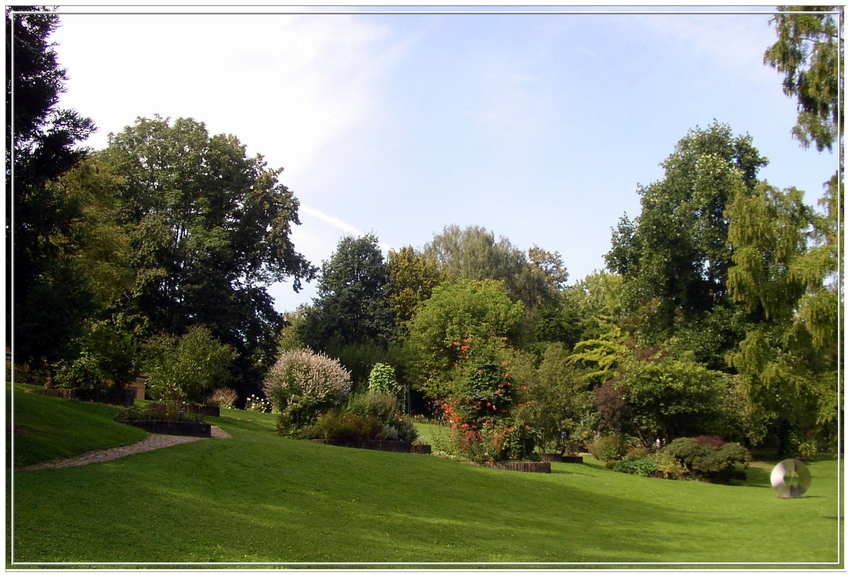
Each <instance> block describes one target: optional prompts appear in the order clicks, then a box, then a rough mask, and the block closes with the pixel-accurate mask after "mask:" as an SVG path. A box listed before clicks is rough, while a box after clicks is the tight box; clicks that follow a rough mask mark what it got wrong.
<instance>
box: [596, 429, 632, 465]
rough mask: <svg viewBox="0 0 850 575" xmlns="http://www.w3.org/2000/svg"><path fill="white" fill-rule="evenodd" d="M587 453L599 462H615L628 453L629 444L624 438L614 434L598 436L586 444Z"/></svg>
mask: <svg viewBox="0 0 850 575" xmlns="http://www.w3.org/2000/svg"><path fill="white" fill-rule="evenodd" d="M587 451H588V453H590V454H591V455H592V456H593V457H595V458H596V459H598V460H599V461H606V462H608V461H617V460H619V459H623V457H625V455H626V453H628V451H629V443H628V441H626V438H625V437H623V436H622V435H619V434H616V433H611V434H607V435H600V436H599V437H597V438H596V439H594V440H592V441H590V442H588V444H587Z"/></svg>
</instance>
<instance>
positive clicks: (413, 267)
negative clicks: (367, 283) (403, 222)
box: [387, 246, 440, 329]
mask: <svg viewBox="0 0 850 575" xmlns="http://www.w3.org/2000/svg"><path fill="white" fill-rule="evenodd" d="M387 271H388V273H389V283H388V284H387V289H388V292H389V299H390V306H391V307H392V310H393V317H394V321H395V323H396V326H397V328H401V329H404V324H406V323H407V322H408V321H410V319H411V318H412V317H413V315H414V314H415V313H416V307H417V306H418V305H419V304H421V303H422V302H423V301H425V300H426V299H428V298H429V297H431V292H432V291H433V290H434V288H435V287H437V286H438V285H439V284H440V272H439V271H438V270H437V262H436V261H435V260H434V259H432V258H428V257H426V256H425V255H423V254H420V253H418V252H417V251H416V250H414V249H413V247H411V246H405V247H403V248H401V249H400V250H390V252H389V256H388V258H387Z"/></svg>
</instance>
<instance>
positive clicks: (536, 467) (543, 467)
mask: <svg viewBox="0 0 850 575" xmlns="http://www.w3.org/2000/svg"><path fill="white" fill-rule="evenodd" d="M479 465H482V466H484V467H494V468H496V469H507V470H508V471H524V472H526V473H552V464H551V463H549V462H548V461H488V462H487V463H479Z"/></svg>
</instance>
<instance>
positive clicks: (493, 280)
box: [7, 8, 843, 455]
mask: <svg viewBox="0 0 850 575" xmlns="http://www.w3.org/2000/svg"><path fill="white" fill-rule="evenodd" d="M7 16H10V13H9V9H8V8H7ZM11 16H12V17H11V18H7V48H8V47H9V46H10V45H11V44H10V38H14V42H15V48H16V49H17V51H16V53H18V52H22V51H23V50H22V49H23V48H26V50H27V53H40V54H42V55H43V57H42V58H40V59H39V58H35V59H33V60H32V61H23V60H20V59H19V60H16V67H15V70H14V77H11V76H7V84H9V83H11V82H14V89H15V90H16V97H17V100H16V101H17V102H22V101H26V102H28V103H32V106H27V107H26V108H24V107H21V109H18V108H17V107H16V109H15V110H14V111H13V112H14V113H13V114H12V113H7V119H10V118H14V125H12V124H10V125H9V126H7V127H8V128H9V130H10V131H9V132H8V133H9V134H10V135H13V137H14V141H13V142H10V143H13V145H7V154H9V153H13V156H9V158H8V159H9V160H11V162H10V163H9V165H14V168H15V179H14V182H12V181H11V180H10V179H9V178H10V174H8V173H7V189H11V190H12V191H13V194H12V196H13V197H14V216H15V219H14V226H12V222H11V220H8V219H7V249H8V250H9V253H14V256H15V257H14V270H11V269H10V268H9V267H8V266H9V265H10V264H7V272H9V271H12V272H13V273H7V277H8V278H14V283H13V286H14V291H12V290H7V293H8V294H9V296H10V297H11V296H12V294H14V301H13V302H8V303H9V304H10V305H8V307H9V308H10V309H14V315H13V316H10V318H9V319H8V320H7V334H9V335H12V334H13V335H14V340H13V341H14V354H15V360H16V362H18V363H21V364H25V365H26V366H27V367H28V369H29V370H30V373H31V374H33V375H41V376H44V377H46V379H47V383H48V384H55V385H65V386H73V387H89V388H97V387H100V386H104V385H107V386H113V387H119V388H120V387H123V386H125V385H127V384H128V383H129V382H130V381H132V380H133V379H134V378H135V377H136V376H137V375H139V374H140V373H141V372H143V371H144V372H145V373H146V374H147V375H149V376H150V378H151V379H150V381H149V387H150V389H151V390H152V391H153V392H154V393H156V394H159V395H160V396H161V397H174V398H179V399H189V398H190V396H191V398H192V399H195V400H202V399H203V396H204V393H205V392H208V391H210V390H211V389H210V388H211V387H212V386H213V385H217V386H225V385H227V386H229V387H233V388H235V389H236V391H237V393H238V395H239V397H241V398H242V401H244V400H245V399H246V398H248V397H249V395H253V394H257V393H262V389H263V381H264V379H265V378H266V375H267V373H268V371H269V369H270V368H271V367H272V366H273V365H274V364H275V362H276V360H277V358H278V357H279V355H280V354H281V353H282V352H285V351H294V350H299V349H302V348H309V349H311V350H312V351H313V352H317V353H318V352H321V353H324V354H327V355H328V356H330V357H332V358H337V359H338V360H339V361H340V362H341V363H342V364H343V365H344V366H345V367H346V368H347V369H348V370H349V371H350V372H351V374H352V378H353V387H354V390H355V391H357V390H358V389H359V390H364V389H365V388H366V387H367V385H368V380H369V375H370V373H371V372H372V370H373V367H374V366H375V365H376V364H380V365H383V366H391V367H393V368H394V369H395V375H396V378H397V381H398V384H399V385H400V386H401V387H402V388H405V389H407V390H408V391H409V392H412V395H413V400H414V401H413V404H412V405H413V409H414V410H415V411H418V412H420V413H423V414H426V415H429V416H432V417H449V418H450V419H451V418H455V419H454V420H456V421H458V422H461V421H463V422H466V421H470V422H474V421H475V417H479V416H478V415H476V413H478V412H481V413H484V412H485V411H486V410H487V409H489V408H490V407H492V410H493V412H495V413H494V414H491V416H490V417H491V418H495V417H496V414H498V415H499V416H500V417H501V416H502V415H504V422H503V423H504V426H505V429H506V430H507V432H510V431H511V429H512V428H516V427H517V425H518V422H522V423H523V427H522V429H523V430H528V434H526V432H525V431H523V432H522V433H523V434H525V435H523V436H522V437H523V438H522V441H524V442H526V443H528V442H531V443H530V445H532V446H533V443H534V442H535V441H536V442H538V444H539V445H540V446H541V447H544V448H554V449H565V445H566V444H567V443H580V442H582V441H584V440H586V439H587V438H589V437H591V436H595V435H597V434H599V433H603V434H605V433H611V434H620V435H625V436H629V437H632V438H637V439H638V440H639V441H640V442H642V443H644V444H645V445H647V446H649V445H652V444H655V443H656V442H661V443H670V442H672V441H673V440H674V439H676V438H677V437H683V436H697V435H712V436H721V437H723V438H724V439H725V440H729V441H738V442H743V443H745V444H748V445H751V446H752V445H758V444H765V443H767V444H770V445H772V446H775V447H777V448H779V449H780V451H781V452H782V453H783V454H790V453H794V454H802V455H811V454H812V453H813V452H814V451H815V450H816V449H818V448H824V447H828V446H831V447H834V446H835V445H836V440H837V437H836V433H837V429H838V421H839V418H840V417H841V414H842V411H841V407H840V406H841V405H842V398H841V396H840V385H839V384H840V381H839V377H840V373H839V371H838V364H839V353H840V350H841V345H840V342H841V341H842V338H843V332H842V329H841V328H842V326H841V325H840V324H839V322H838V318H839V308H840V302H841V296H842V292H841V289H842V288H841V278H840V277H839V276H838V274H837V270H838V245H839V241H840V237H841V233H842V230H841V228H840V223H841V222H842V221H843V219H842V214H843V203H842V197H841V195H840V193H839V190H840V187H841V183H842V179H841V178H842V173H841V171H839V173H837V174H835V175H834V176H833V177H832V178H831V179H830V181H829V182H827V185H826V186H825V187H826V192H825V193H824V196H823V198H822V200H821V201H820V202H819V204H820V209H815V208H813V207H812V206H809V205H806V204H805V203H804V202H803V196H802V192H800V191H799V190H796V189H794V188H790V189H785V190H780V189H777V188H775V187H774V186H771V185H770V183H769V182H767V181H764V180H762V179H760V178H759V170H760V169H761V168H762V167H764V166H765V165H766V164H767V162H768V159H767V158H765V157H763V156H762V155H761V154H760V152H759V151H758V149H757V147H756V143H755V142H753V141H752V138H750V137H749V136H741V135H736V134H735V132H734V131H733V130H732V128H731V127H730V126H728V125H725V124H722V123H719V122H715V123H713V124H711V125H709V126H707V127H704V128H700V127H695V128H694V129H692V130H690V131H689V132H688V133H687V134H685V135H684V137H683V138H682V139H681V140H680V141H679V142H678V143H677V144H676V145H675V146H674V147H673V151H672V153H671V154H670V155H669V156H668V157H667V158H666V159H665V160H664V161H663V162H662V164H661V165H662V167H663V168H664V175H663V177H662V178H661V179H660V180H659V181H656V182H652V183H650V184H647V185H643V186H640V187H639V189H638V194H639V195H640V200H641V212H640V214H639V215H637V216H635V217H634V218H629V217H628V216H626V215H624V216H623V217H622V218H621V220H620V221H619V222H618V223H617V224H616V226H615V227H614V228H613V230H612V231H613V233H612V241H611V248H610V250H609V251H608V253H607V254H606V255H605V262H606V266H607V269H606V270H603V271H598V272H595V273H594V274H592V275H590V276H588V277H586V278H583V279H579V280H578V281H576V282H575V283H574V284H572V285H569V284H568V282H569V274H568V272H567V265H566V263H565V261H564V256H562V255H561V254H560V253H558V252H550V251H547V250H546V249H544V248H541V247H538V246H533V247H532V248H531V249H529V250H527V251H525V250H522V249H520V248H518V247H516V246H514V245H513V244H512V243H511V242H510V240H509V239H508V238H505V237H499V238H497V237H496V236H495V234H494V233H493V232H491V231H489V230H487V229H485V228H482V227H467V228H460V227H458V226H454V225H450V226H447V227H445V228H444V229H443V230H442V231H441V232H439V233H436V234H435V235H434V237H433V239H432V240H431V241H430V242H429V243H427V244H426V245H424V246H421V247H414V246H405V247H403V248H401V249H398V250H391V251H390V252H389V253H388V254H386V256H385V254H384V253H383V252H382V251H381V249H380V248H379V247H378V246H379V244H378V238H377V237H375V236H374V235H366V236H361V237H353V236H347V237H344V238H342V239H341V240H340V242H339V244H338V246H337V249H336V251H335V252H334V254H333V255H332V256H331V257H330V259H328V260H327V261H325V262H323V264H322V266H321V269H319V268H317V267H316V266H314V265H313V264H311V263H310V262H308V261H307V260H306V259H305V258H304V257H303V256H302V255H301V254H299V253H298V252H297V251H296V249H295V246H293V244H292V242H291V240H290V235H291V231H292V226H294V225H298V224H299V221H298V201H297V199H296V198H295V196H294V195H293V193H292V192H291V191H290V190H289V189H288V188H286V186H284V185H283V184H281V183H280V182H279V181H278V177H279V175H280V173H281V170H279V169H273V168H270V167H269V166H267V164H266V163H265V161H264V160H263V158H262V157H261V156H256V157H253V158H251V157H248V156H246V153H245V147H244V146H243V145H242V144H241V143H240V142H239V140H238V139H237V138H236V137H234V136H231V135H210V134H209V133H208V132H207V131H206V129H205V127H204V125H203V124H202V123H200V122H197V121H195V120H193V119H188V118H187V119H177V120H174V121H173V122H172V121H171V120H169V119H163V118H160V117H154V118H147V119H146V118H139V119H138V120H137V121H136V123H135V124H134V125H132V126H128V127H127V128H125V129H124V130H123V131H122V132H120V133H118V134H110V136H109V145H108V146H107V147H106V148H105V149H103V150H99V151H91V150H83V149H79V148H76V147H75V142H77V141H80V140H82V139H83V138H84V137H85V136H86V135H87V134H88V133H89V132H90V131H91V130H92V129H93V127H94V124H93V122H92V121H91V120H89V119H85V118H80V117H78V116H77V115H76V114H75V113H74V112H71V111H62V110H58V109H56V103H57V101H58V93H59V92H61V90H62V85H63V82H64V71H63V70H61V69H59V68H58V65H57V63H56V59H55V53H54V51H53V46H52V45H51V44H50V43H49V41H48V36H49V34H50V32H51V31H52V30H53V29H54V28H55V26H56V23H57V20H56V18H57V17H56V15H55V14H53V13H51V12H49V11H44V10H35V9H34V10H33V13H31V14H21V13H13V14H12V15H11ZM774 24H775V26H776V28H777V33H778V37H779V40H778V42H777V44H776V45H775V46H772V47H770V48H769V49H768V51H767V53H766V56H765V61H766V63H768V64H769V65H771V66H774V67H776V68H777V69H778V70H779V71H781V72H784V73H786V81H785V82H784V84H783V87H784V89H785V90H786V93H788V94H789V95H792V96H798V97H799V109H800V122H799V123H798V125H797V126H796V127H795V128H794V131H793V134H794V136H795V137H797V138H798V139H800V141H801V142H802V143H803V144H805V145H808V144H809V143H811V142H814V143H815V144H816V146H817V148H818V149H827V148H828V149H831V147H832V146H833V145H834V143H835V140H836V136H840V135H841V134H842V133H843V130H842V129H841V126H843V116H842V115H841V108H840V106H836V105H835V98H837V92H835V91H834V90H833V89H832V88H833V87H834V86H835V85H836V84H837V79H836V78H835V77H834V76H829V74H830V73H831V72H830V71H832V72H834V70H835V68H834V67H830V65H829V61H831V60H829V58H832V57H833V56H834V54H835V52H836V50H837V46H836V43H837V39H836V38H837V31H836V28H835V22H834V19H833V18H831V17H830V16H829V15H828V14H825V13H824V12H822V11H819V10H815V9H812V10H811V11H806V12H805V13H800V14H794V15H789V14H782V15H777V16H776V18H775V19H774ZM12 31H14V32H15V33H14V36H12V34H11V32H12ZM812 46H813V47H814V48H812ZM8 51H9V50H8V49H7V53H8ZM7 70H10V67H9V65H8V62H7ZM30 92H32V97H27V96H29V94H30ZM22 96H24V97H22ZM7 111H11V110H10V109H9V108H8V106H7ZM9 121H11V120H9ZM842 144H843V141H841V140H840V138H839V147H840V146H841V145H842ZM36 175H37V176H38V177H36ZM8 213H10V212H9V211H7V214H8ZM7 218H8V216H7ZM12 230H13V231H14V235H12V234H9V233H8V232H9V231H12ZM12 239H13V240H14V243H13V244H12V243H8V242H10V241H11V240H12ZM314 278H317V282H318V283H317V287H318V289H317V297H316V298H315V299H314V300H313V302H312V304H310V305H305V306H301V307H300V308H299V309H297V310H294V311H291V312H288V313H286V314H280V313H279V312H277V311H276V310H275V309H274V307H273V305H272V304H273V302H272V299H271V297H270V296H269V294H268V292H267V288H268V286H269V285H271V283H273V282H280V281H291V282H292V283H293V287H294V288H295V289H296V290H297V289H299V288H300V286H301V282H303V281H310V280H313V279H314ZM12 318H13V319H14V323H12V322H11V319H12ZM470 358H472V359H470ZM485 359H486V361H484V360H485ZM476 361H477V362H478V364H476V365H477V366H478V367H477V369H476V370H474V371H473V372H469V367H470V365H472V364H473V363H474V362H476ZM471 362H473V363H471ZM482 362H484V363H482ZM487 362H489V363H487ZM499 365H501V366H502V367H503V368H504V369H502V368H500V367H498V366H499ZM488 366H496V367H492V368H491V367H488ZM488 369H490V370H491V371H488ZM508 370H510V373H508ZM470 373H472V375H471V376H470ZM488 374H489V375H488ZM488 377H490V379H491V380H492V381H490V380H487V378H488ZM485 380H487V381H485ZM476 381H477V382H478V384H476ZM488 382H489V383H488ZM493 382H497V383H495V384H494V385H499V386H502V388H503V389H498V390H496V391H494V392H492V393H493V394H497V395H492V401H487V400H486V397H491V396H486V397H485V396H484V395H481V394H482V393H483V391H482V389H485V388H486V385H490V384H491V383H493ZM479 384H480V385H479ZM485 384H486V385H485ZM476 385H478V387H475V386H476ZM482 386H483V387H482ZM514 386H515V387H514ZM488 393H489V392H488ZM476 394H478V395H476ZM498 394H501V395H498ZM509 395H510V397H511V401H510V405H509V407H510V409H511V412H510V417H508V413H509V412H508V411H507V410H508V407H507V406H508V403H505V399H504V398H506V397H508V396H509ZM470 398H478V399H477V400H476V401H477V403H476V404H475V405H471V404H469V401H470ZM497 399H498V401H497ZM464 402H466V403H464ZM464 410H466V411H464ZM476 410H477V411H476ZM482 410H483V411H482ZM500 410H501V411H500ZM459 414H464V415H459ZM463 425H466V423H464V424H463ZM506 449H507V448H506ZM517 449H518V448H517Z"/></svg>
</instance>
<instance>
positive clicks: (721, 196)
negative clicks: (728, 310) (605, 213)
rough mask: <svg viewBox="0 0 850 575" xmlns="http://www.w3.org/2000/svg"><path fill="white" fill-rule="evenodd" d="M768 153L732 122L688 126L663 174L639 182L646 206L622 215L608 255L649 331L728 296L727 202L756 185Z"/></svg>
mask: <svg viewBox="0 0 850 575" xmlns="http://www.w3.org/2000/svg"><path fill="white" fill-rule="evenodd" d="M766 164H767V160H766V159H765V158H763V157H761V156H760V155H759V152H758V150H757V149H756V148H755V147H754V146H753V145H752V138H750V137H749V136H737V137H735V136H733V135H732V130H731V128H729V126H727V125H722V124H718V123H717V122H715V123H714V124H712V125H711V126H709V127H708V128H707V129H704V130H701V129H699V128H697V129H695V130H691V131H689V132H688V134H687V136H685V137H684V138H683V139H682V140H680V141H679V143H678V144H677V145H676V150H675V151H674V153H673V154H671V155H670V156H669V157H668V158H667V159H666V160H665V161H664V162H663V163H662V164H661V165H662V167H663V168H664V173H665V175H664V179H662V180H660V181H658V182H654V183H652V184H650V185H648V186H644V187H642V188H640V189H639V190H638V192H639V194H640V195H641V213H640V216H638V217H637V219H636V220H635V221H634V222H632V221H630V220H629V219H628V218H625V217H624V218H623V219H622V220H621V221H620V223H619V225H618V227H617V229H616V230H614V233H613V237H612V248H611V251H610V252H608V254H606V256H605V259H606V263H607V265H608V269H609V270H610V271H612V272H615V273H618V274H621V275H622V276H623V279H624V290H625V292H626V297H627V298H628V299H629V300H630V301H629V303H628V307H629V312H630V313H632V314H638V315H640V314H643V315H645V316H646V319H647V321H646V322H641V324H642V325H641V326H640V327H641V329H642V330H643V332H644V333H643V335H644V338H645V339H646V340H647V342H649V343H658V342H660V341H663V340H664V339H667V338H668V337H670V336H671V335H672V333H673V331H674V328H675V325H676V322H677V321H681V320H684V321H686V322H687V321H694V320H697V319H699V318H700V316H701V315H703V314H704V313H705V312H707V311H709V310H711V309H712V308H713V307H714V306H716V305H718V304H722V303H724V302H725V301H727V300H728V293H727V287H726V273H727V270H728V268H729V266H730V265H731V255H732V254H731V250H730V249H729V247H728V245H727V236H728V226H729V220H728V217H727V215H726V208H727V206H728V205H729V204H730V203H731V202H732V201H734V199H735V198H736V197H738V196H741V195H748V194H750V193H752V192H751V191H752V189H753V188H754V187H755V185H756V183H757V173H758V170H759V168H761V167H762V166H764V165H766Z"/></svg>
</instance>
